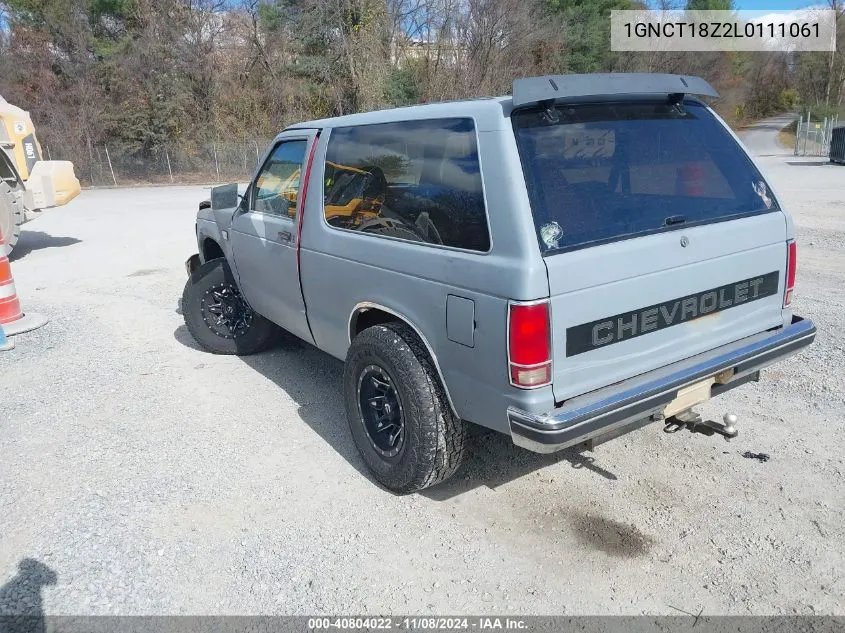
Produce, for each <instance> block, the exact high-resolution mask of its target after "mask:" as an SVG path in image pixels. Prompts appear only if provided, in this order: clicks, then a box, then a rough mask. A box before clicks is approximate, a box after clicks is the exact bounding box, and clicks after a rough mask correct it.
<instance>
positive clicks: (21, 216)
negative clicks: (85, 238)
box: [0, 96, 80, 255]
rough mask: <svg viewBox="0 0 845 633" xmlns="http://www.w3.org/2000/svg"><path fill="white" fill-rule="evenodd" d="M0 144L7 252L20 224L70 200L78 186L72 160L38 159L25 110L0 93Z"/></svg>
mask: <svg viewBox="0 0 845 633" xmlns="http://www.w3.org/2000/svg"><path fill="white" fill-rule="evenodd" d="M0 148H2V150H3V151H2V152H0V232H2V234H3V237H4V238H5V242H6V245H5V247H2V248H5V252H6V254H7V255H8V254H9V253H10V252H11V251H12V249H13V248H14V246H15V244H16V243H17V241H18V235H20V226H21V224H23V223H24V222H26V221H27V220H31V219H32V217H33V215H34V214H35V213H37V212H39V211H41V210H43V209H47V208H49V207H58V206H61V205H63V204H66V203H68V202H70V201H71V200H73V198H75V197H76V196H77V195H78V194H79V192H80V187H79V180H77V178H76V176H75V175H74V173H73V163H71V162H70V161H66V160H42V154H41V145H40V144H39V143H38V139H37V138H36V137H35V128H34V127H33V125H32V120H31V119H30V118H29V113H28V112H26V111H25V110H22V109H20V108H18V107H16V106H13V105H12V104H10V103H9V102H8V101H6V100H5V99H3V97H2V96H0Z"/></svg>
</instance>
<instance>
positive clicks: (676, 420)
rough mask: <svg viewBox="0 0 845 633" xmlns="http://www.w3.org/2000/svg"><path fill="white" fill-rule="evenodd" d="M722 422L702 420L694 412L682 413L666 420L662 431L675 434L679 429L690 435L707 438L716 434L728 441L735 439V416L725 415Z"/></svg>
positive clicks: (731, 414) (736, 433)
mask: <svg viewBox="0 0 845 633" xmlns="http://www.w3.org/2000/svg"><path fill="white" fill-rule="evenodd" d="M722 420H723V421H722V422H716V421H715V420H703V419H702V418H701V416H700V415H699V414H698V413H696V412H695V411H682V412H681V413H678V414H676V415H674V416H672V417H671V418H667V419H666V426H665V427H663V431H664V432H665V433H677V432H678V431H680V430H681V429H683V428H687V429H689V430H690V432H691V433H701V434H702V435H707V436H710V435H713V434H714V433H718V434H719V435H722V436H724V437H725V439H728V440H730V439H733V438H735V437H736V436H737V435H738V434H739V431H737V429H736V422H737V417H736V415H735V414H733V413H726V414H725V415H724V417H723V418H722Z"/></svg>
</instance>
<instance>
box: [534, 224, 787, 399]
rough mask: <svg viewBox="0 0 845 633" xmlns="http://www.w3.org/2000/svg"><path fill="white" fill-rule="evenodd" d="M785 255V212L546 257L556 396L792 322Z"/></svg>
mask: <svg viewBox="0 0 845 633" xmlns="http://www.w3.org/2000/svg"><path fill="white" fill-rule="evenodd" d="M682 242H684V243H686V246H683V245H682ZM786 259H787V247H786V225H785V218H784V216H783V214H781V213H779V212H774V213H767V214H764V215H758V216H753V217H749V218H744V219H739V220H733V221H728V222H717V223H714V224H708V225H703V226H696V227H687V228H684V229H682V230H676V231H670V232H665V233H660V234H656V235H650V236H644V237H640V238H635V239H629V240H624V241H621V242H615V243H611V244H605V245H602V246H595V247H592V248H586V249H581V250H576V251H572V252H567V253H560V254H558V255H554V256H547V257H546V258H545V262H546V266H547V269H548V275H549V290H550V296H551V319H552V349H553V389H554V396H555V400H556V401H558V402H560V401H562V400H565V399H567V398H570V397H572V396H575V395H579V394H582V393H585V392H588V391H592V390H594V389H598V388H600V387H604V386H606V385H610V384H613V383H615V382H618V381H620V380H624V379H627V378H630V377H632V376H636V375H638V374H642V373H644V372H647V371H651V370H653V369H656V368H658V367H661V366H663V365H666V364H669V363H672V362H675V361H678V360H681V359H684V358H688V357H690V356H693V355H695V354H699V353H701V352H704V351H706V350H708V349H711V348H714V347H717V346H720V345H724V344H727V343H730V342H732V341H736V340H738V339H741V338H743V337H746V336H750V335H752V334H755V333H757V332H761V331H763V330H766V329H769V328H773V327H777V326H781V325H783V312H782V305H783V287H784V270H785V268H786Z"/></svg>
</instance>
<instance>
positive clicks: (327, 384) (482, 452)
mask: <svg viewBox="0 0 845 633" xmlns="http://www.w3.org/2000/svg"><path fill="white" fill-rule="evenodd" d="M173 335H174V337H175V338H176V340H177V341H179V342H180V343H182V344H183V345H185V346H187V347H190V348H192V349H200V348H199V346H198V345H197V343H196V342H195V341H194V339H193V337H191V335H190V333H189V332H188V329H187V328H186V327H185V326H184V325H180V326H179V327H178V328H176V331H175V332H174V333H173ZM239 359H240V360H241V361H242V362H243V363H244V364H246V365H247V366H249V367H250V368H251V369H253V370H255V371H256V372H258V373H259V374H261V375H262V376H264V377H265V378H267V379H268V380H271V381H273V383H275V384H276V385H277V386H278V387H279V388H280V389H281V390H282V391H284V392H285V393H287V394H288V396H289V397H290V398H292V399H293V400H294V401H295V402H296V403H297V404H298V407H299V408H298V414H299V417H300V419H301V420H302V421H303V422H304V423H305V424H307V425H308V426H309V427H311V429H312V430H313V431H314V432H315V433H317V435H319V436H320V437H321V438H322V439H323V440H324V441H325V442H326V443H327V444H328V445H329V446H331V447H332V448H333V449H334V450H335V451H336V452H337V453H338V454H339V455H340V456H341V457H343V458H344V459H345V460H346V461H347V462H349V464H350V465H352V466H353V467H354V468H355V469H356V470H357V471H358V472H359V473H361V474H362V475H363V476H364V477H367V479H369V480H370V481H372V482H373V483H375V480H374V479H373V478H372V476H371V475H370V472H369V470H368V469H367V466H366V464H365V463H364V461H363V459H362V458H361V456H360V455H359V453H358V449H357V448H356V446H355V443H354V442H353V440H352V435H351V434H350V432H349V426H348V423H347V421H346V412H345V409H344V404H343V394H342V386H341V383H342V376H343V363H342V362H341V361H339V360H337V359H336V358H333V357H332V356H329V355H328V354H326V353H324V352H321V351H320V350H318V349H317V348H315V347H313V346H311V345H308V344H307V343H304V342H302V341H300V340H299V339H297V338H296V337H294V336H291V335H287V334H286V335H283V336H282V337H281V340H280V342H279V344H278V346H277V347H276V348H274V349H272V350H269V351H267V352H264V353H261V354H254V355H252V356H240V357H239ZM561 461H565V462H568V463H569V464H570V465H571V467H572V468H576V469H580V468H585V469H587V470H590V471H592V472H594V473H596V474H597V475H600V476H602V477H605V478H606V479H611V480H615V479H616V475H614V474H613V473H611V472H609V471H607V470H605V469H603V468H601V467H600V466H598V465H597V464H595V463H594V460H593V458H592V457H590V456H588V455H582V454H580V453H578V452H577V451H575V450H571V449H570V450H565V451H560V452H557V453H553V454H549V455H541V454H538V453H532V452H530V451H527V450H525V449H522V448H519V447H518V446H515V445H514V444H513V442H512V441H511V438H510V437H508V436H506V435H502V434H501V433H496V432H495V431H490V430H488V429H485V428H483V427H480V426H477V425H474V424H473V425H470V436H469V438H468V445H467V447H466V454H465V457H464V464H463V466H462V467H461V469H460V470H459V471H458V472H457V473H456V474H455V476H454V477H453V478H452V479H450V480H449V481H446V482H444V483H443V484H440V485H439V486H434V487H432V488H429V489H427V490H424V491H423V492H422V494H423V495H425V496H426V497H428V498H429V499H432V500H435V501H447V500H449V499H451V498H453V497H456V496H458V495H461V494H463V493H465V492H467V491H469V490H472V489H474V488H478V487H488V488H496V487H498V486H501V485H503V484H506V483H508V482H510V481H513V480H515V479H518V478H520V477H524V476H526V475H529V474H531V473H533V472H534V471H536V470H538V469H541V468H544V467H546V466H550V465H553V464H556V463H558V462H561ZM376 485H378V484H376Z"/></svg>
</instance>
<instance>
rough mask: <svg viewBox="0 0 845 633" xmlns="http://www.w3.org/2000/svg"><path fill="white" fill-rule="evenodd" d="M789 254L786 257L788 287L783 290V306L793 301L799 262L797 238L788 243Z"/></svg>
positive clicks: (787, 305)
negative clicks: (796, 270)
mask: <svg viewBox="0 0 845 633" xmlns="http://www.w3.org/2000/svg"><path fill="white" fill-rule="evenodd" d="M786 248H787V251H788V255H787V258H786V288H785V289H784V291H783V307H784V308H786V307H789V304H790V303H792V289H793V288H795V266H796V264H797V263H798V262H797V259H798V249H797V246H796V245H795V240H789V241H788V242H787V243H786Z"/></svg>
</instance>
